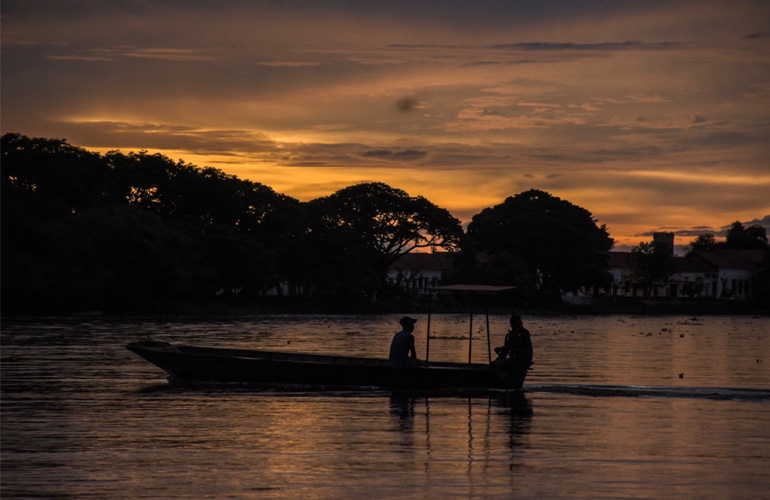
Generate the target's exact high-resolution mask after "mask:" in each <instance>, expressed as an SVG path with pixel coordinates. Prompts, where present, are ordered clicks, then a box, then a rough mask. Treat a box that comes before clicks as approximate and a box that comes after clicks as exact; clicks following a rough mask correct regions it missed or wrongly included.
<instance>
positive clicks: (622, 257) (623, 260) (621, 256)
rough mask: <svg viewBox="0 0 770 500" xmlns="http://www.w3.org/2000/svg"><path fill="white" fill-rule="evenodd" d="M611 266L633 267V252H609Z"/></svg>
mask: <svg viewBox="0 0 770 500" xmlns="http://www.w3.org/2000/svg"><path fill="white" fill-rule="evenodd" d="M609 254H610V259H609V261H608V262H609V266H610V268H621V269H627V268H630V267H631V255H632V254H631V252H609Z"/></svg>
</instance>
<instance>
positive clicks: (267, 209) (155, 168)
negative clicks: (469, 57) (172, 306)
mask: <svg viewBox="0 0 770 500" xmlns="http://www.w3.org/2000/svg"><path fill="white" fill-rule="evenodd" d="M2 164H3V168H2V176H1V177H0V188H1V189H2V225H3V231H2V248H3V255H2V257H3V258H2V275H3V280H2V294H3V304H2V305H3V310H4V311H15V312H67V311H73V310H90V309H100V310H105V311H149V310H155V309H158V308H163V307H165V306H166V305H168V304H169V303H173V302H175V301H180V300H182V301H189V300H200V299H207V298H210V297H213V296H214V293H215V292H216V291H217V290H220V289H238V290H244V292H245V293H247V294H248V293H251V294H255V295H256V294H258V293H261V292H262V291H263V290H264V289H266V288H268V287H269V286H272V285H274V284H275V283H276V282H277V281H278V280H279V279H280V278H279V276H280V275H281V269H279V267H278V265H279V262H278V259H277V258H276V253H275V252H276V251H277V250H278V249H280V248H281V244H279V243H276V241H275V240H276V239H280V238H281V237H284V236H285V235H283V234H282V233H281V231H282V219H285V218H286V217H287V216H286V215H285V212H287V211H291V209H292V208H296V207H298V206H299V203H298V202H297V201H296V200H292V199H290V198H288V197H285V196H282V195H278V194H276V193H275V192H273V190H272V189H270V188H268V187H267V186H263V185H261V184H258V183H253V182H249V181H242V180H240V179H238V178H236V177H233V176H230V175H227V174H225V173H223V172H221V171H219V170H216V169H213V168H203V169H200V168H197V167H195V166H193V165H188V164H185V163H183V162H178V163H175V162H173V161H171V160H170V159H169V158H167V157H165V156H163V155H160V154H153V155H150V154H147V153H146V152H140V153H130V154H127V155H125V154H122V153H119V152H114V151H113V152H109V153H107V154H106V155H104V156H100V155H98V154H96V153H90V152H88V151H85V150H83V149H81V148H77V147H74V146H71V145H69V144H67V143H66V141H64V140H58V139H34V138H28V137H25V136H22V135H19V134H5V135H4V136H3V137H2Z"/></svg>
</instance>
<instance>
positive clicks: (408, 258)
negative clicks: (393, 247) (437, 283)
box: [390, 252, 453, 271]
mask: <svg viewBox="0 0 770 500" xmlns="http://www.w3.org/2000/svg"><path fill="white" fill-rule="evenodd" d="M452 264H453V262H452V254H450V253H449V252H435V253H408V254H405V255H402V256H401V257H399V259H398V260H397V261H395V262H394V263H393V264H391V265H390V270H391V271H426V270H430V271H450V270H452V267H453V265H452Z"/></svg>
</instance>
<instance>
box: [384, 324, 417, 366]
mask: <svg viewBox="0 0 770 500" xmlns="http://www.w3.org/2000/svg"><path fill="white" fill-rule="evenodd" d="M416 322H417V320H416V319H414V318H410V317H409V316H404V317H403V318H401V320H400V321H399V323H401V328H402V330H401V331H400V332H398V333H397V334H395V335H394V336H393V340H392V341H391V343H390V357H389V359H390V362H391V363H392V364H393V366H398V367H401V368H404V367H408V366H416V365H418V364H420V361H419V360H418V359H417V351H416V350H415V348H414V335H412V332H413V331H414V324H415V323H416Z"/></svg>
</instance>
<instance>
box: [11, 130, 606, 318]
mask: <svg viewBox="0 0 770 500" xmlns="http://www.w3.org/2000/svg"><path fill="white" fill-rule="evenodd" d="M0 140H1V141H2V143H1V147H2V149H1V151H2V153H1V154H2V170H1V171H0V188H1V192H0V194H1V196H2V198H1V203H2V207H1V208H2V212H1V215H2V234H1V237H2V309H3V313H4V314H15V313H65V312H71V311H85V310H101V311H105V312H112V313H128V312H131V313H134V312H159V311H164V310H168V309H169V307H172V306H174V305H175V304H196V303H203V302H206V301H210V300H212V298H213V297H216V296H220V297H222V296H223V297H227V296H231V297H232V296H236V295H237V297H238V298H239V300H240V299H246V300H256V299H258V298H259V297H262V296H264V295H265V294H266V293H268V291H271V290H273V291H274V290H282V291H284V293H288V294H291V295H292V296H298V297H300V298H302V299H307V300H311V299H319V298H326V299H330V300H336V301H351V302H356V301H361V302H366V303H371V302H372V301H373V300H374V299H375V298H378V299H383V298H389V297H390V298H393V297H396V296H397V295H398V294H399V293H402V292H401V291H400V290H398V289H396V288H395V287H390V286H389V284H388V281H387V279H386V276H387V271H388V268H389V267H390V266H391V265H392V264H393V263H394V262H395V261H396V260H398V259H399V258H402V257H403V256H404V255H406V254H408V253H410V252H412V251H415V250H417V249H433V250H445V251H449V252H451V254H452V255H453V256H454V258H455V264H456V265H455V270H454V272H453V273H452V274H451V276H449V277H448V279H449V280H450V281H455V282H473V283H486V284H509V285H519V286H522V287H527V288H530V289H532V290H535V291H536V293H537V295H538V297H540V298H541V299H542V300H553V299H555V298H557V297H558V296H560V295H561V294H562V293H564V292H566V291H575V290H577V289H578V288H579V287H582V286H597V287H603V286H608V285H609V284H610V283H611V275H610V273H609V269H608V255H607V252H608V251H609V250H610V249H611V248H612V246H613V240H612V238H611V237H610V236H609V233H608V230H607V228H606V226H604V225H601V226H598V225H597V221H596V220H595V219H594V218H593V216H592V215H591V213H590V212H588V211H587V210H585V209H583V208H581V207H578V206H576V205H573V204H571V203H569V202H568V201H566V200H561V199H559V198H557V197H555V196H552V195H550V194H549V193H547V192H544V191H540V190H530V191H526V192H523V193H519V194H517V195H515V196H511V197H509V198H507V199H506V200H505V201H504V202H503V203H501V204H499V205H496V206H494V207H490V208H485V209H484V210H482V211H481V212H480V213H478V214H476V215H475V216H474V217H473V218H472V220H471V222H470V223H469V225H468V227H467V230H466V231H464V230H463V228H462V226H461V224H460V221H459V220H458V219H456V218H455V217H453V216H452V215H451V213H449V211H447V210H446V209H444V208H441V207H439V206H437V205H435V204H434V203H432V202H430V201H429V200H427V199H425V198H424V197H422V196H410V195H409V194H408V193H406V192H405V191H403V190H401V189H397V188H394V187H391V186H389V185H387V184H384V183H378V182H373V183H363V184H357V185H353V186H349V187H346V188H343V189H341V190H339V191H337V192H335V193H333V194H331V195H329V196H325V197H321V198H318V199H314V200H311V201H307V202H301V201H298V200H297V199H294V198H292V197H290V196H286V195H284V194H281V193H277V192H275V191H274V190H273V189H272V188H270V187H268V186H266V185H263V184H261V183H259V182H253V181H249V180H243V179H239V178H238V177H235V176H233V175H229V174H226V173H225V172H223V171H221V170H218V169H215V168H211V167H198V166H195V165H192V164H189V163H186V162H184V161H181V160H180V161H176V162H175V161H173V160H171V159H170V158H168V157H166V156H164V155H161V154H157V153H155V154H150V153H148V152H147V151H139V152H130V153H127V154H126V153H122V152H119V151H110V152H108V153H105V154H98V153H95V152H91V151H88V150H85V149H83V148H80V147H76V146H73V145H70V144H68V143H67V142H66V140H61V139H46V138H30V137H27V136H24V135H21V134H17V133H9V134H5V135H3V136H2V138H0ZM481 255H483V256H484V257H483V258H480V257H479V256H481ZM279 285H283V286H280V287H279Z"/></svg>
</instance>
